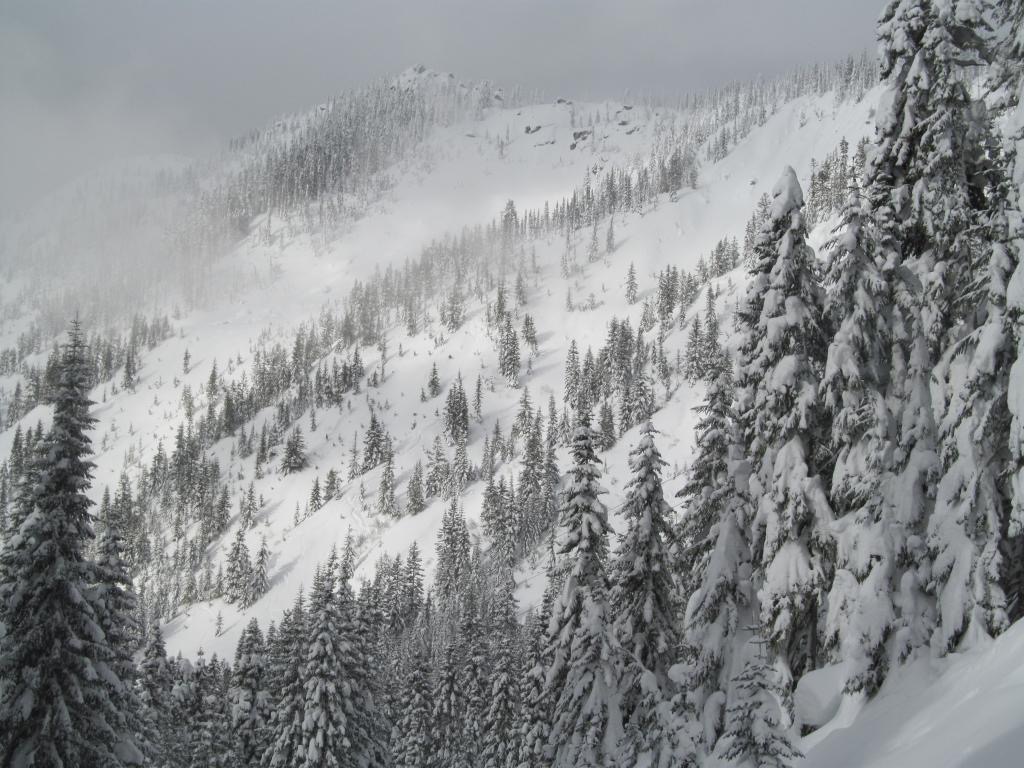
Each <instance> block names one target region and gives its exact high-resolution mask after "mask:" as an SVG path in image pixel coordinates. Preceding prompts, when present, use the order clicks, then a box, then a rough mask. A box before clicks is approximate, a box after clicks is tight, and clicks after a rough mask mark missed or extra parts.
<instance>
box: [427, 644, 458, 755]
mask: <svg viewBox="0 0 1024 768" xmlns="http://www.w3.org/2000/svg"><path fill="white" fill-rule="evenodd" d="M459 666H460V659H459V656H458V649H457V647H456V644H455V640H454V638H450V639H449V640H448V642H447V643H446V644H445V646H444V649H443V651H442V655H441V659H440V662H439V664H438V667H437V673H436V675H435V678H434V685H433V688H432V689H431V692H430V698H431V701H432V703H433V709H432V711H431V722H432V724H433V733H434V744H435V747H434V753H433V761H432V764H433V765H438V766H441V765H444V766H453V768H454V766H460V768H461V764H460V763H459V762H458V761H459V760H460V758H461V757H462V749H461V741H462V727H463V718H464V717H465V716H466V700H465V693H464V691H463V690H462V689H461V687H460V686H459V674H458V673H459Z"/></svg>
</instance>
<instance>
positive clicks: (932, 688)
mask: <svg viewBox="0 0 1024 768" xmlns="http://www.w3.org/2000/svg"><path fill="white" fill-rule="evenodd" d="M1022 657H1024V622H1017V623H1016V624H1014V625H1013V626H1011V627H1010V629H1009V630H1007V631H1006V632H1005V633H1004V634H1003V635H1001V636H1000V637H998V638H997V639H996V640H995V641H993V642H991V643H990V644H989V645H987V646H985V647H982V648H978V649H975V650H974V651H972V652H970V653H967V654H951V655H950V656H948V657H946V658H945V659H941V660H934V659H930V658H922V659H919V660H917V661H915V662H913V663H911V664H909V665H907V666H906V667H904V668H902V669H898V670H896V671H895V672H894V673H893V674H891V675H890V676H889V678H888V679H887V680H886V683H885V685H884V686H883V687H882V690H881V691H879V693H878V694H877V695H876V696H875V697H874V698H873V699H872V700H871V701H870V702H868V703H867V704H865V705H863V707H862V708H861V706H860V704H861V702H859V701H855V700H851V699H849V698H847V700H845V701H844V702H843V704H842V705H840V710H839V713H838V714H837V715H836V717H835V719H834V720H833V721H832V723H830V724H828V725H825V726H824V727H823V728H821V729H819V731H816V732H815V733H813V734H811V735H810V736H808V737H807V738H805V739H804V745H803V749H804V752H805V754H806V756H807V757H806V760H805V761H804V762H803V763H802V764H801V766H802V768H1003V767H1004V766H1005V767H1006V768H1009V767H1010V766H1015V765H1020V764H1021V762H1022V760H1024V758H1022V756H1024V717H1022V714H1021V713H1022V712H1024V664H1021V658H1022ZM846 709H848V710H850V712H849V713H848V712H846V711H844V710H846ZM850 714H855V717H853V718H852V722H850V720H851V717H850Z"/></svg>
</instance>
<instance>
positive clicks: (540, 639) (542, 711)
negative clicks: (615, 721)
mask: <svg viewBox="0 0 1024 768" xmlns="http://www.w3.org/2000/svg"><path fill="white" fill-rule="evenodd" d="M546 575H547V583H546V586H545V588H544V595H543V597H542V598H541V603H540V607H539V609H538V611H537V613H536V615H534V616H533V617H532V621H531V622H528V626H529V630H530V637H529V646H528V648H527V654H526V658H525V659H524V663H523V674H522V675H521V689H522V691H521V693H520V696H519V698H520V702H521V706H522V717H521V725H520V726H519V751H518V755H514V756H512V757H518V762H517V763H515V765H516V767H517V768H540V766H543V765H546V764H547V763H546V762H545V760H546V758H545V753H546V752H547V743H548V735H549V733H550V731H551V719H552V704H553V701H552V699H551V696H550V691H548V690H547V685H546V683H545V681H546V678H547V670H548V668H549V667H550V666H551V662H552V657H551V655H550V653H549V651H550V650H552V649H551V646H550V644H549V643H548V641H547V635H548V625H549V624H550V622H551V608H552V605H553V603H554V601H555V595H556V593H557V590H558V586H559V585H558V579H557V578H556V573H555V568H554V558H552V559H551V560H550V561H549V563H548V569H547V574H546Z"/></svg>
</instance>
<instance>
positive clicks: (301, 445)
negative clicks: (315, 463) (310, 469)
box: [281, 426, 306, 475]
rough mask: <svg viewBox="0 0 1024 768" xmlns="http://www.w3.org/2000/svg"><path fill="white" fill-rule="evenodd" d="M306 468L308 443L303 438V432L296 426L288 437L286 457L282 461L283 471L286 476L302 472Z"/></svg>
mask: <svg viewBox="0 0 1024 768" xmlns="http://www.w3.org/2000/svg"><path fill="white" fill-rule="evenodd" d="M305 468H306V441H305V439H303V437H302V430H301V429H299V427H298V426H296V427H295V428H294V429H293V430H292V432H291V434H290V435H289V436H288V442H287V443H285V448H284V457H283V458H282V459H281V471H283V472H284V473H285V474H286V475H290V474H292V473H293V472H301V471H302V470H303V469H305Z"/></svg>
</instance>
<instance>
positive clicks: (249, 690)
mask: <svg viewBox="0 0 1024 768" xmlns="http://www.w3.org/2000/svg"><path fill="white" fill-rule="evenodd" d="M268 683H269V680H268V669H267V650H266V646H265V645H264V642H263V633H262V632H260V627H259V624H258V623H257V622H256V619H252V620H251V621H250V622H249V624H248V625H247V626H246V628H245V630H244V631H243V632H242V636H241V637H240V638H239V640H238V648H237V650H236V651H235V665H234V668H233V669H232V671H231V687H230V689H229V691H228V696H229V699H230V705H231V728H232V734H231V735H232V739H233V742H234V744H233V746H234V752H235V755H236V757H237V758H238V759H239V760H240V761H241V763H242V764H243V765H253V764H255V763H256V762H258V761H259V759H260V757H261V756H262V755H263V752H264V750H265V749H266V747H267V744H266V735H267V729H268V725H269V722H270V713H271V699H270V691H269V690H268V687H267V686H268Z"/></svg>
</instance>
